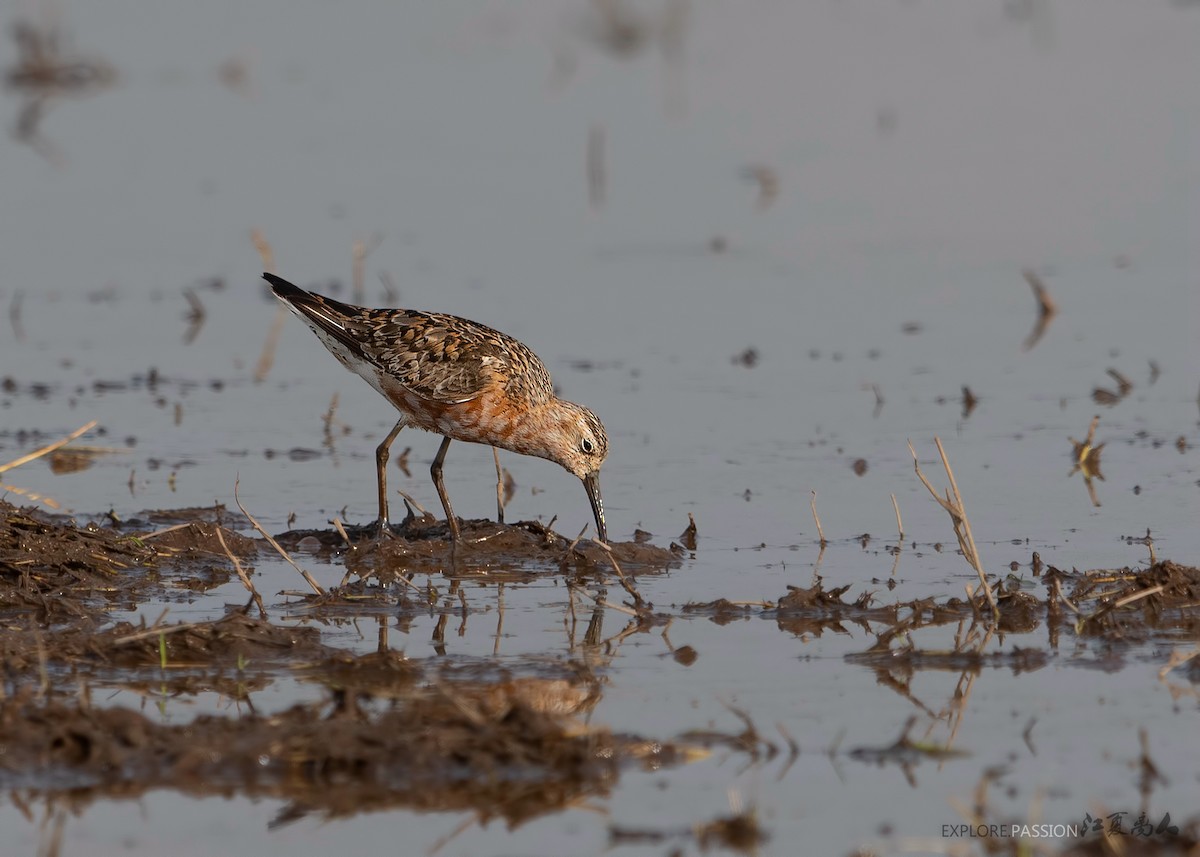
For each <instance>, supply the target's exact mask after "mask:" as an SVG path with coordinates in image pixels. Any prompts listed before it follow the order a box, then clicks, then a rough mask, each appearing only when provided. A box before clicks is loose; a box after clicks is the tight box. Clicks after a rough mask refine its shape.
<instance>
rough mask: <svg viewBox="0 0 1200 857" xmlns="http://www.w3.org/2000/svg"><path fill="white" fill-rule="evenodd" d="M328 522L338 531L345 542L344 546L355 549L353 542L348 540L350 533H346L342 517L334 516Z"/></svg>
mask: <svg viewBox="0 0 1200 857" xmlns="http://www.w3.org/2000/svg"><path fill="white" fill-rule="evenodd" d="M330 523H331V524H333V528H334V529H335V530H337V531H338V535H339V536H341V537H342V541H344V542H345V543H346V547H348V548H350V550H355V547H354V543H353V542H352V541H350V534H349V533H347V532H346V528H345V527H344V526H342V519H341V518H338V517H336V516H335V517H334V519H333V520H332V521H330Z"/></svg>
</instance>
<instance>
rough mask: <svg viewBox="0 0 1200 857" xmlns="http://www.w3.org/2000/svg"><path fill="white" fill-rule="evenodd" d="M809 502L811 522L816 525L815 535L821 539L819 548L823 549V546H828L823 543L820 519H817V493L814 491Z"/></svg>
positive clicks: (823, 536) (823, 534)
mask: <svg viewBox="0 0 1200 857" xmlns="http://www.w3.org/2000/svg"><path fill="white" fill-rule="evenodd" d="M809 502H810V504H811V506H812V515H813V521H815V522H816V525H817V535H818V536H820V538H821V547H822V548H823V547H825V545H827V544H829V542H827V541H825V532H824V531H823V530H822V529H821V519H820V518H819V517H817V492H816V491H813V492H812V500H811V501H809Z"/></svg>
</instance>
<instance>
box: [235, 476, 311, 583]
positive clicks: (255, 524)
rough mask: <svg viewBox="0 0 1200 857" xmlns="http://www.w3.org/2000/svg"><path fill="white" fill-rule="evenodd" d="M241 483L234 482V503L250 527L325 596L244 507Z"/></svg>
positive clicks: (309, 576)
mask: <svg viewBox="0 0 1200 857" xmlns="http://www.w3.org/2000/svg"><path fill="white" fill-rule="evenodd" d="M240 482H241V479H240V477H235V478H234V480H233V502H235V503H237V507H238V508H239V509H241V510H242V514H243V515H245V516H246V519H247V520H249V521H250V525H251V526H253V527H254V529H256V530H258V531H259V532H260V533H262V534H263V538H265V539H266V540H267V542H268V543H269V544H270V545H271V547H273V548H275V550H276V552H277V553H278V554H279V555H280V556H281V557H283V558H284V559H285V560H287V562H288V564H289V565H291V567H292V568H294V569H296V571H298V572H300V576H301V577H303V578H304V580H305V581H306V582H307V583H308V585H309V586H311V587H312V590H313V592H315V593H317V595H324V594H325V590H324V589H323V588H322V587H321V584H319V583H317V582H316V581H315V580H313V576H312V575H311V574H309V573H308V572H307V571H305V570H304V569H302V568H301V567H300V566H298V565H296V561H295V560H294V559H292V558H291V557H290V556H288V552H287V551H285V550H284V549H283V548H281V547H280V546H279V542H277V541H275V539H274V538H273V537H272V536H271V534H270V533H268V532H267V531H266V530H264V529H263V526H262V524H260V523H259V522H258V521H257V520H256V519H255V518H254V516H253V515H251V514H250V513H249V512H247V511H246V507H245V506H243V505H242V501H241V498H240V497H238V485H239V483H240Z"/></svg>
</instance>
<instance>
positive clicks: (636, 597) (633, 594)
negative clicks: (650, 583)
mask: <svg viewBox="0 0 1200 857" xmlns="http://www.w3.org/2000/svg"><path fill="white" fill-rule="evenodd" d="M596 544H597V545H598V546H599V547H600V549H601V550H602V551H604V552H605V553H606V554H608V561H609V562H611V563H612V567H613V571H615V572H616V573H617V577H618V578H619V579H620V581H621V586H622V587H624V589H625V591H626V592H628V593H629V597H630V598H632V599H633V603H634V605H635V606H636V607H637V608H638V609H639V610H641V609H643V608H644V607H645V601H643V600H642V594H641V593H640V592H638V591H637V589H636V588H635V587H634V585H633V584H632V583H631V582H630V580H629V578H627V577H626V576H625V572H624V571H622V570H621V564H620V563H618V562H617V558H616V557H615V556H614V555H613V552H612V548H611V547H609V546H608V545H606V544H605V543H604V542H596Z"/></svg>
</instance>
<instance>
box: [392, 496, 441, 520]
mask: <svg viewBox="0 0 1200 857" xmlns="http://www.w3.org/2000/svg"><path fill="white" fill-rule="evenodd" d="M396 493H397V494H399V495H400V496H401V497H403V498H404V500H405V502H406V503H408V505H410V506H412V507H413V508H414V509H416V510H417V511H418V512H420V513H421V517H422V518H431V517H433V516H432V515H430V514H429V512H427V511H425V507H424V506H422V505H421V504H420V503H418V502H417V501H416V500H414V499H413V496H412V495H411V494H407V493H405V492H404V491H397V492H396Z"/></svg>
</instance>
